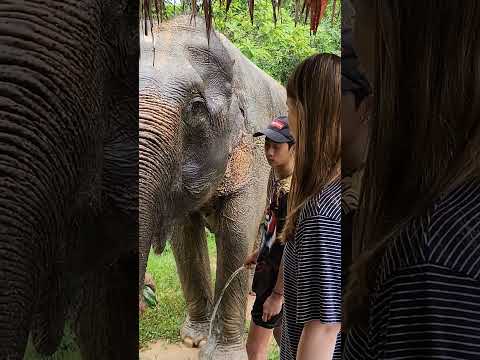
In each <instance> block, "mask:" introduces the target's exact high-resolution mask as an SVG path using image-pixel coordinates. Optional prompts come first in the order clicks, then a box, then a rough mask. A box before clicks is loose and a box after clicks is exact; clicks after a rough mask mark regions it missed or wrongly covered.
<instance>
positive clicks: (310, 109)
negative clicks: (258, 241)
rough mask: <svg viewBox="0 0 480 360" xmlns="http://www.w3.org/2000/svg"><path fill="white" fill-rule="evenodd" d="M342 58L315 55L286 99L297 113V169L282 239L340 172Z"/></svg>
mask: <svg viewBox="0 0 480 360" xmlns="http://www.w3.org/2000/svg"><path fill="white" fill-rule="evenodd" d="M340 72H341V71H340V58H339V57H338V56H336V55H333V54H316V55H313V56H311V57H309V58H307V59H306V60H304V61H303V62H302V63H301V64H300V65H298V66H297V68H296V69H295V71H294V73H293V75H292V76H291V78H290V80H289V81H288V84H287V96H288V98H289V99H290V100H291V101H294V103H295V105H296V106H295V107H296V110H297V111H296V112H297V139H296V143H295V167H294V170H293V176H292V185H291V188H290V193H289V198H288V216H287V220H286V223H285V228H284V231H283V234H282V239H283V240H284V241H288V240H291V239H293V237H294V234H295V227H296V224H297V220H298V217H299V215H300V211H301V209H302V207H303V206H304V205H305V203H306V202H307V201H308V200H309V199H310V198H311V197H312V196H314V195H315V194H318V193H319V192H320V191H321V189H322V188H323V187H324V186H325V185H326V184H327V183H328V182H329V181H330V180H332V179H333V178H334V177H335V176H337V175H339V171H340V154H341V133H340V106H341V87H340Z"/></svg>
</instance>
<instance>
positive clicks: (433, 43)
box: [344, 0, 480, 359]
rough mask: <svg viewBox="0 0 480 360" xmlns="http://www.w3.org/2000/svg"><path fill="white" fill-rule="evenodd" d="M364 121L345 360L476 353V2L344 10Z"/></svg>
mask: <svg viewBox="0 0 480 360" xmlns="http://www.w3.org/2000/svg"><path fill="white" fill-rule="evenodd" d="M352 3H353V4H354V6H355V8H356V15H355V25H354V32H355V45H356V48H357V53H358V55H359V58H360V61H361V62H362V65H363V66H364V68H365V70H366V72H367V75H368V77H369V80H370V83H371V84H373V92H374V94H375V96H374V98H373V102H374V106H373V115H372V117H371V119H370V126H371V129H370V143H369V149H368V156H367V163H366V168H365V173H364V178H363V184H362V191H361V197H360V205H359V213H358V215H359V216H358V219H357V221H356V227H357V231H355V234H354V240H353V242H354V245H355V247H354V251H355V253H356V255H357V261H356V263H355V264H354V266H353V268H352V270H351V272H350V274H351V275H350V277H351V278H350V281H349V287H348V291H347V295H346V299H345V308H344V314H345V323H344V325H345V327H346V328H347V329H348V332H349V334H348V336H347V341H346V345H345V352H344V358H345V359H478V358H479V356H480V355H479V354H480V162H479V160H478V159H479V155H480V37H479V36H478V34H479V33H480V3H479V2H478V1H462V2H461V3H458V2H454V1H449V0H422V1H415V2H413V1H386V0H355V1H352Z"/></svg>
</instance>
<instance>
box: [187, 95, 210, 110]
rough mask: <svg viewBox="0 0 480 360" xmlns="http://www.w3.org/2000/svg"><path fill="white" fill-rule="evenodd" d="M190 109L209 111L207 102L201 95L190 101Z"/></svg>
mask: <svg viewBox="0 0 480 360" xmlns="http://www.w3.org/2000/svg"><path fill="white" fill-rule="evenodd" d="M189 110H190V111H191V112H197V111H207V103H206V102H205V99H203V98H202V97H201V96H195V97H194V98H193V99H192V100H191V101H190V105H189Z"/></svg>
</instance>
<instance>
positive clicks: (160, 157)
mask: <svg viewBox="0 0 480 360" xmlns="http://www.w3.org/2000/svg"><path fill="white" fill-rule="evenodd" d="M148 40H149V39H148V38H146V39H144V40H143V42H142V45H141V47H142V50H141V61H140V99H139V108H140V140H139V141H140V154H139V156H140V246H141V247H143V249H142V248H141V249H140V252H141V253H142V254H141V256H142V258H141V259H140V263H141V264H140V266H141V269H140V276H142V275H143V274H144V271H145V265H146V264H145V263H146V256H148V251H149V249H150V244H151V243H152V241H153V244H154V245H155V246H156V247H157V249H158V248H159V249H160V250H161V249H162V248H163V246H164V244H165V241H166V238H167V237H168V231H169V229H170V227H171V225H172V223H173V222H175V221H176V220H177V219H179V218H182V217H183V216H184V215H185V214H186V213H187V212H189V211H193V210H196V209H198V208H199V207H200V206H202V205H203V204H204V202H205V201H206V200H207V199H208V198H209V197H211V195H212V194H213V193H214V192H215V191H216V189H217V187H218V185H219V183H220V181H221V180H222V178H223V175H224V173H225V169H226V167H227V163H228V159H229V156H230V154H231V153H232V149H233V148H234V147H235V146H236V145H237V143H238V142H239V141H241V129H242V128H243V129H244V128H245V124H244V122H245V119H244V114H243V110H242V106H241V105H240V103H239V99H238V97H237V93H236V92H235V91H234V85H235V84H234V73H233V68H234V59H232V57H231V55H230V53H229V52H228V51H227V49H226V48H225V47H224V45H223V44H222V42H221V41H220V39H219V38H218V36H217V35H216V34H215V33H212V36H211V39H210V44H208V43H207V38H206V36H205V24H204V22H203V21H202V20H201V19H199V18H197V19H196V26H195V24H193V23H190V16H180V17H177V18H175V19H174V20H172V21H169V22H167V23H164V24H162V25H160V27H158V28H156V30H155V31H154V43H155V48H154V49H153V46H152V42H149V41H148ZM140 284H142V279H140Z"/></svg>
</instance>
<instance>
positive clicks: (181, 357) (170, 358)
mask: <svg viewBox="0 0 480 360" xmlns="http://www.w3.org/2000/svg"><path fill="white" fill-rule="evenodd" d="M254 300H255V297H254V296H249V297H248V304H247V313H246V317H247V320H250V311H251V309H252V306H253V302H254ZM198 351H199V349H192V348H188V347H186V346H185V345H183V344H168V343H166V342H165V341H162V340H160V341H157V342H155V343H153V344H149V346H147V347H146V348H145V349H143V350H142V351H140V360H198Z"/></svg>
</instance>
